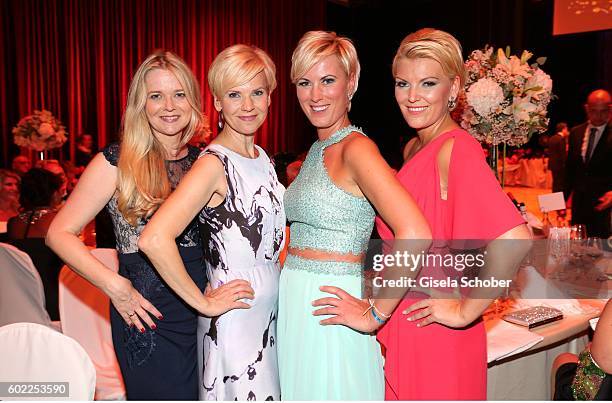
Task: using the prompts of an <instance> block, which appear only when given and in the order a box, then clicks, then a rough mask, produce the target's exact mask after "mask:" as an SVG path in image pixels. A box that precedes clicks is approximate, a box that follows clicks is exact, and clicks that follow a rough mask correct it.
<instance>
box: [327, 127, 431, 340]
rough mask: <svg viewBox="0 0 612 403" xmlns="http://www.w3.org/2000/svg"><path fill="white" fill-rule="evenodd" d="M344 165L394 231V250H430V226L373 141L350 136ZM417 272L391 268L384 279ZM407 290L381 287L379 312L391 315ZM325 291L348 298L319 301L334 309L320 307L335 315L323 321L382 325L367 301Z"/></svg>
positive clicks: (362, 328) (367, 326) (366, 327)
mask: <svg viewBox="0 0 612 403" xmlns="http://www.w3.org/2000/svg"><path fill="white" fill-rule="evenodd" d="M344 164H345V165H346V166H347V168H348V170H349V172H350V174H351V176H352V178H353V180H354V182H355V183H356V184H357V185H358V186H359V189H360V190H361V191H362V192H363V194H364V195H365V196H366V197H367V199H368V200H369V201H370V202H371V203H372V205H373V206H374V207H375V209H376V210H377V211H378V213H379V214H380V216H381V217H382V218H383V219H384V220H385V222H386V223H388V224H389V226H390V227H391V229H392V230H393V233H394V234H395V239H396V240H397V241H396V242H394V244H393V247H392V252H391V253H392V254H395V252H396V251H399V252H400V253H402V254H403V253H404V252H407V253H408V254H419V253H421V252H422V251H424V250H427V249H428V248H429V245H430V243H431V231H430V229H429V225H428V223H427V221H426V220H425V217H424V216H423V214H422V213H421V211H420V209H419V208H418V206H417V205H416V203H415V202H414V199H413V198H412V196H410V194H409V193H408V192H407V191H406V189H404V187H403V186H402V185H401V184H400V183H399V181H398V180H397V179H396V178H395V175H393V171H392V170H391V168H390V167H389V166H388V165H387V163H386V162H385V160H384V159H383V158H382V156H381V155H380V153H379V152H378V148H377V147H376V145H375V144H374V142H373V141H371V140H370V139H368V138H366V137H356V138H354V139H351V141H350V143H349V144H347V146H346V148H345V150H344ZM417 274H418V270H410V268H408V267H389V268H387V269H386V270H385V272H384V274H383V278H384V279H385V280H395V279H399V278H400V277H410V278H413V277H416V275H417ZM408 289H409V287H408V286H406V287H402V288H400V287H394V288H393V289H391V288H388V287H385V288H381V289H380V291H379V293H378V295H377V298H376V300H375V301H374V305H375V306H376V307H377V309H378V310H379V311H382V312H385V313H387V314H389V315H390V314H391V312H393V310H394V309H395V307H396V306H397V305H398V304H399V302H400V300H401V298H402V297H403V296H404V294H405V293H406V292H407V291H408ZM322 290H323V291H327V292H331V293H332V294H335V295H336V296H338V297H339V298H340V299H341V300H343V301H346V304H345V305H338V299H336V298H323V299H320V300H318V301H317V303H316V306H322V305H331V306H332V307H333V308H323V309H320V310H319V312H317V314H319V315H324V314H332V315H336V316H334V317H331V318H329V319H325V320H324V321H322V322H321V323H322V324H344V325H347V326H350V327H352V328H354V329H356V330H360V331H372V330H374V329H376V328H377V327H378V326H379V324H378V323H376V322H375V321H374V319H373V317H372V315H365V316H363V315H362V314H363V312H364V311H365V310H366V309H367V308H368V307H369V304H368V302H366V301H363V300H357V299H355V298H353V297H350V296H349V295H348V294H346V293H345V292H344V291H343V290H340V289H338V288H336V287H326V288H322Z"/></svg>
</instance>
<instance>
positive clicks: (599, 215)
mask: <svg viewBox="0 0 612 403" xmlns="http://www.w3.org/2000/svg"><path fill="white" fill-rule="evenodd" d="M584 107H585V111H586V115H587V118H588V121H587V122H585V123H583V124H581V125H578V126H576V127H574V128H572V130H571V131H570V137H569V150H568V157H567V164H566V165H567V167H566V176H565V191H564V193H565V197H566V198H568V197H569V196H570V194H573V196H572V224H585V225H586V228H587V234H588V235H589V236H596V237H602V238H607V237H609V236H610V206H611V205H612V128H611V127H610V126H611V125H610V122H611V120H612V109H611V108H612V98H611V97H610V93H609V92H608V91H605V90H603V89H599V90H596V91H593V92H592V93H590V94H589V96H588V97H587V103H586V104H585V106H584Z"/></svg>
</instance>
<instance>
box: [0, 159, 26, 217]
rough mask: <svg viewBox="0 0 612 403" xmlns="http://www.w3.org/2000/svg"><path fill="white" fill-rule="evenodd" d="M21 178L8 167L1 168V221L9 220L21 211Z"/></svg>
mask: <svg viewBox="0 0 612 403" xmlns="http://www.w3.org/2000/svg"><path fill="white" fill-rule="evenodd" d="M20 182H21V178H20V177H19V175H17V173H15V172H13V171H10V170H8V169H0V189H1V190H2V191H0V222H5V221H8V219H9V218H11V217H13V216H16V215H17V213H18V211H19V183H20Z"/></svg>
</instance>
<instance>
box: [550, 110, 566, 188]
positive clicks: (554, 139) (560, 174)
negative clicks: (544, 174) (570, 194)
mask: <svg viewBox="0 0 612 403" xmlns="http://www.w3.org/2000/svg"><path fill="white" fill-rule="evenodd" d="M568 135H569V129H568V128H567V123H565V122H560V123H558V124H557V127H556V130H555V134H554V135H552V136H551V137H550V138H549V139H548V147H547V149H548V169H550V171H551V172H552V177H553V189H552V191H553V193H554V192H563V190H564V181H565V160H566V159H567V136H568Z"/></svg>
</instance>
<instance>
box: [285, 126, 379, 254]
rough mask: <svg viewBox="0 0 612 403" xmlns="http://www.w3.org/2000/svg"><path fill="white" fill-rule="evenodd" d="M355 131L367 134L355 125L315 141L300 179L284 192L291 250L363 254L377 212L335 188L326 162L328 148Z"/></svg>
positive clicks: (363, 201) (357, 198)
mask: <svg viewBox="0 0 612 403" xmlns="http://www.w3.org/2000/svg"><path fill="white" fill-rule="evenodd" d="M352 132H357V133H361V134H362V135H364V136H365V134H364V133H363V132H362V131H361V130H360V129H358V128H356V127H354V126H348V127H345V128H343V129H340V130H339V131H337V132H336V133H334V134H332V135H331V136H330V137H328V138H327V139H325V140H323V141H317V142H315V143H314V144H313V145H312V147H311V148H310V150H309V151H308V155H307V156H306V160H305V161H304V164H303V165H302V169H301V170H300V173H299V175H298V176H297V178H296V179H295V180H294V181H293V183H291V185H290V186H289V188H288V189H287V191H286V192H285V212H286V214H287V220H288V221H289V222H290V225H291V237H290V245H289V246H290V247H294V248H302V249H319V250H325V251H331V252H339V253H353V254H360V253H363V252H365V250H366V249H367V243H368V240H369V238H370V235H371V233H372V227H373V226H374V216H375V213H374V209H373V208H372V206H371V205H370V203H369V202H368V201H367V199H365V198H364V197H358V196H355V195H352V194H351V193H348V192H346V191H345V190H342V189H340V188H339V187H338V186H336V185H335V184H334V183H333V182H332V180H331V178H330V177H329V175H328V173H327V169H326V168H325V165H324V162H323V153H324V151H325V148H327V147H329V146H330V145H332V144H335V143H337V142H339V141H341V140H342V139H344V138H345V137H346V136H348V135H349V134H351V133H352Z"/></svg>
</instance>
